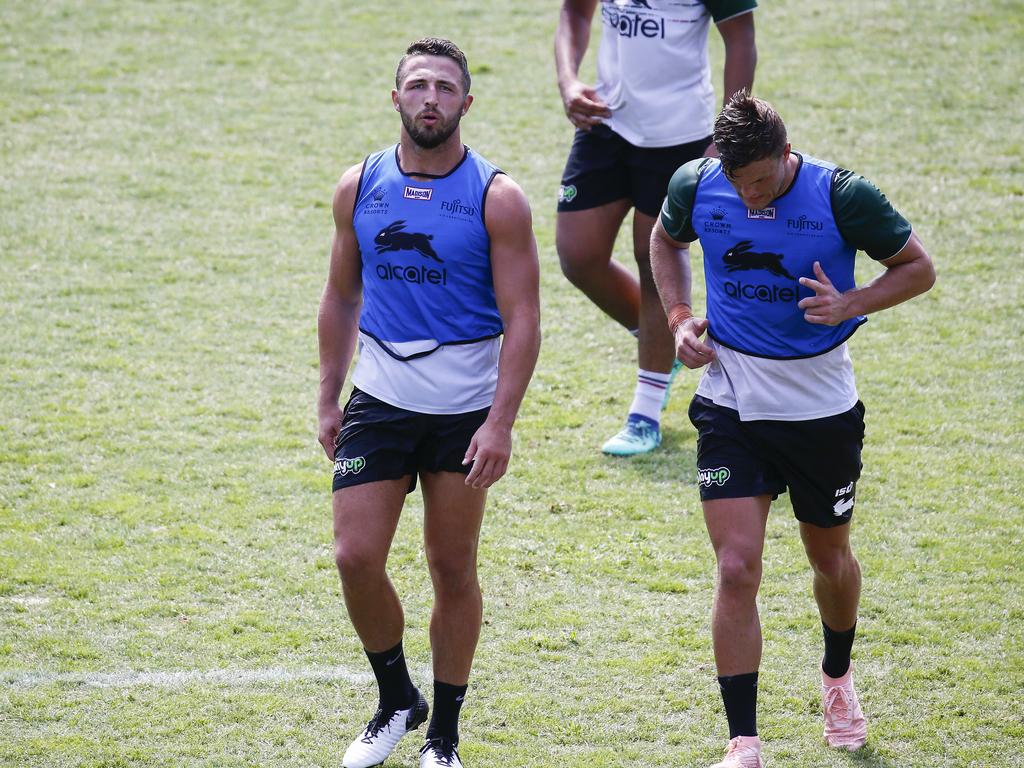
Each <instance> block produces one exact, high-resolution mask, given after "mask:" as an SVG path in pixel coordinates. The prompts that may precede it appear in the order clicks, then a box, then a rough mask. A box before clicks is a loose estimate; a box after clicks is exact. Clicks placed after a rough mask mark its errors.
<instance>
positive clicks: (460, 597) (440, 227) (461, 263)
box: [318, 38, 540, 768]
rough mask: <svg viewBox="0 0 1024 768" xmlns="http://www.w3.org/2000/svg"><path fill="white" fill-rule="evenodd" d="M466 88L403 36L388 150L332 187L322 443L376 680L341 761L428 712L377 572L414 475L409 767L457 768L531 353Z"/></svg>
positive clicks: (525, 235) (357, 765)
mask: <svg viewBox="0 0 1024 768" xmlns="http://www.w3.org/2000/svg"><path fill="white" fill-rule="evenodd" d="M469 89H470V75H469V67H468V65H467V63H466V57H465V56H464V55H463V53H462V51H460V50H459V49H458V47H456V46H455V45H454V44H453V43H451V42H450V41H448V40H442V39H437V38H426V39H423V40H419V41H417V42H415V43H413V44H412V45H411V46H409V48H408V50H407V51H406V54H405V56H404V57H403V58H402V60H401V61H400V62H399V65H398V71H397V73H396V75H395V90H393V91H392V93H391V98H392V102H393V103H394V107H395V110H396V111H397V112H398V113H399V115H400V116H401V120H402V128H401V137H400V140H399V142H398V144H396V145H394V146H391V147H388V148H387V149H385V150H383V151H381V152H377V153H375V154H372V155H370V156H369V157H367V158H366V160H365V161H364V162H362V163H360V164H358V165H355V166H353V167H352V168H350V169H349V170H348V171H346V172H345V174H344V175H343V176H342V177H341V181H340V182H339V183H338V187H337V190H336V191H335V193H334V221H335V226H336V231H335V234H334V240H333V244H332V246H331V257H330V269H329V273H328V277H327V285H326V287H325V288H324V292H323V297H322V299H321V302H320V314H319V323H318V327H319V341H320V395H319V405H318V410H319V422H320V424H319V439H320V443H321V445H322V446H323V448H324V450H325V451H326V452H327V455H328V457H329V458H330V459H331V460H332V461H334V483H333V510H334V542H335V559H336V562H337V566H338V571H339V573H340V575H341V583H342V591H343V593H344V597H345V605H346V607H347V608H348V613H349V617H350V618H351V620H352V624H353V625H354V627H355V630H356V633H357V634H358V635H359V639H360V641H361V642H362V644H363V647H364V649H365V651H366V655H367V657H368V658H369V660H370V666H371V667H372V669H373V673H374V676H375V678H376V680H377V685H378V692H379V699H378V704H377V709H376V712H375V713H374V715H373V716H372V717H371V718H370V721H369V723H368V724H367V725H366V728H365V729H364V730H363V731H362V733H360V734H359V736H358V737H357V738H356V739H355V740H354V741H353V742H352V744H351V746H349V748H348V750H347V751H346V752H345V756H344V758H343V761H342V765H343V766H344V768H368V766H374V765H378V764H380V763H382V762H383V761H384V760H385V759H386V758H387V756H388V755H389V754H390V753H391V751H392V750H393V749H394V747H395V745H396V744H397V742H398V740H399V739H400V738H401V737H402V736H403V735H405V734H406V733H407V732H408V731H410V730H413V729H415V728H417V727H419V725H420V724H422V723H423V722H425V721H426V718H427V713H428V706H427V702H426V699H425V698H424V696H423V695H422V694H421V693H420V691H419V690H418V689H417V688H416V686H415V685H413V683H412V680H411V679H410V676H409V670H408V668H407V665H406V661H405V656H404V653H403V649H402V636H403V630H404V617H403V613H402V605H401V602H400V601H399V598H398V594H397V593H396V591H395V587H394V585H393V584H392V583H391V581H390V579H389V578H388V575H387V572H386V565H387V558H388V551H389V549H390V546H391V541H392V538H393V537H394V534H395V530H396V528H397V525H398V519H399V516H400V514H401V511H402V507H403V504H404V502H405V497H406V494H408V493H410V492H411V491H412V490H413V489H414V488H415V486H416V482H417V479H418V480H419V482H421V483H422V485H423V518H424V519H423V532H424V544H425V551H426V556H427V564H428V567H429V569H430V577H431V580H432V582H433V586H434V609H433V613H432V615H431V621H430V643H431V652H432V657H433V672H434V685H433V714H432V716H431V718H430V723H429V726H428V727H427V733H426V743H425V744H424V745H423V748H422V749H421V750H420V767H421V768H437V767H438V766H445V767H446V768H452V767H454V768H461V765H462V763H461V762H460V758H459V753H458V750H457V747H458V743H459V732H458V717H459V712H460V709H461V707H462V701H463V698H464V697H465V694H466V688H467V683H468V679H469V672H470V667H471V665H472V661H473V654H474V651H475V650H476V644H477V640H478V639H479V635H480V624H481V616H482V601H481V595H480V585H479V583H478V581H477V571H476V556H477V543H478V539H479V533H480V526H481V522H482V519H483V511H484V501H485V499H486V495H487V489H488V488H489V487H490V486H491V485H493V484H494V483H495V482H496V481H497V480H498V479H500V478H501V476H502V475H503V474H504V473H505V470H506V468H507V467H508V462H509V457H510V455H511V452H512V425H513V423H514V421H515V418H516V414H517V412H518V410H519V405H520V403H521V402H522V399H523V395H524V393H525V391H526V387H527V385H528V384H529V381H530V378H531V376H532V375H533V369H534V365H535V364H536V361H537V353H538V350H539V347H540V302H539V296H538V293H539V266H538V259H537V245H536V242H535V241H534V236H533V229H532V223H531V217H530V207H529V203H528V202H527V200H526V196H525V195H524V194H523V191H522V190H521V189H520V188H519V186H518V185H517V184H516V183H515V182H513V181H512V180H511V179H509V178H508V176H505V175H504V174H503V173H502V172H501V171H500V170H498V169H497V168H496V167H495V166H493V165H492V164H491V163H489V162H488V161H487V160H485V159H484V158H482V157H481V156H480V155H478V154H476V153H475V152H473V151H472V150H470V149H469V148H467V147H466V146H464V145H463V144H462V141H461V138H460V133H459V121H460V119H461V118H462V116H463V115H464V114H466V111H467V110H468V109H469V107H470V105H471V104H472V103H473V97H472V96H471V95H470V93H469ZM502 335H504V340H503V341H502V340H501V337H502ZM357 343H358V346H359V350H360V354H359V360H358V362H357V363H356V366H355V371H354V372H353V374H352V382H353V389H352V394H351V397H350V398H349V400H348V404H347V405H346V406H345V409H344V411H342V410H341V408H339V405H338V398H339V396H340V394H341V390H342V385H343V384H344V381H345V375H346V372H347V370H348V367H349V363H350V362H351V360H352V357H353V355H354V353H355V349H356V346H357Z"/></svg>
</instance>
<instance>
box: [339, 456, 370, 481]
mask: <svg viewBox="0 0 1024 768" xmlns="http://www.w3.org/2000/svg"><path fill="white" fill-rule="evenodd" d="M365 466H366V459H364V458H363V457H362V456H357V457H355V458H354V459H338V460H337V461H336V462H334V474H336V475H341V476H342V477H344V476H345V475H348V474H352V475H358V474H359V473H360V472H362V471H363V467H365Z"/></svg>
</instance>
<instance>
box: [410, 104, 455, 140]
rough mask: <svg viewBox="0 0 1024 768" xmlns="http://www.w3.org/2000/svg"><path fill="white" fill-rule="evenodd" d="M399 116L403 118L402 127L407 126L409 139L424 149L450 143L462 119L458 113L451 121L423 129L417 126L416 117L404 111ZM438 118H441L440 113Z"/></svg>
mask: <svg viewBox="0 0 1024 768" xmlns="http://www.w3.org/2000/svg"><path fill="white" fill-rule="evenodd" d="M398 114H400V115H401V116H402V125H404V126H405V131H406V133H408V134H409V138H411V139H412V140H413V142H415V144H416V145H417V146H419V147H422V148H423V149H434V148H435V147H439V146H441V145H442V144H444V143H445V142H446V141H448V139H449V138H450V137H451V135H452V134H453V133H455V129H456V128H458V127H459V120H461V119H462V115H460V114H459V113H457V112H456V113H455V115H454V116H453V117H452V118H451V119H450V120H447V121H444V120H442V121H440V122H438V123H437V124H436V125H434V126H433V127H432V128H422V127H420V126H418V125H417V124H416V119H415V117H414V116H412V115H410V114H408V113H407V112H406V111H405V110H404V109H399V110H398ZM438 116H440V113H438Z"/></svg>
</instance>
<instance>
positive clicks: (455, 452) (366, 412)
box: [333, 388, 491, 493]
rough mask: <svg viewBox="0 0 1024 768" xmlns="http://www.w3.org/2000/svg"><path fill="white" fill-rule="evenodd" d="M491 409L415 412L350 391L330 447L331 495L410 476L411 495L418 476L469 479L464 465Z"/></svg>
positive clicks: (467, 465) (469, 466)
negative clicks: (456, 475) (450, 474)
mask: <svg viewBox="0 0 1024 768" xmlns="http://www.w3.org/2000/svg"><path fill="white" fill-rule="evenodd" d="M490 410H491V409H490V408H483V409H481V410H479V411H470V412H469V413H446V414H434V413H418V412H416V411H407V410H405V409H403V408H397V407H395V406H393V405H389V404H388V403H385V402H383V401H382V400H378V399H377V398H376V397H373V396H372V395H368V394H366V393H365V392H363V391H361V390H359V389H356V388H353V390H352V395H351V397H349V399H348V403H347V404H346V405H345V413H344V415H343V417H342V420H341V431H340V432H339V433H338V439H337V441H336V442H335V444H334V484H333V490H335V491H337V490H338V489H339V488H348V487H350V486H353V485H361V484H363V483H372V482H376V481H378V480H397V479H398V478H400V477H405V476H406V475H411V476H412V479H411V481H410V483H409V491H408V492H409V493H411V492H412V491H413V490H414V489H415V488H416V476H417V475H418V474H419V473H420V472H460V473H462V474H464V475H466V474H469V470H470V469H471V468H472V466H473V465H472V464H465V465H464V464H463V463H462V460H463V458H465V456H466V450H467V449H468V448H469V443H470V441H471V440H472V439H473V435H474V433H475V432H476V431H477V429H479V428H480V425H481V424H483V423H484V421H485V420H486V419H487V414H488V413H489V412H490Z"/></svg>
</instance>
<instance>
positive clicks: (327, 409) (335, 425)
mask: <svg viewBox="0 0 1024 768" xmlns="http://www.w3.org/2000/svg"><path fill="white" fill-rule="evenodd" d="M340 431H341V408H339V407H338V404H337V403H334V404H332V405H321V406H320V435H319V440H320V445H321V446H323V449H324V453H326V454H327V458H328V459H330V460H331V461H334V443H335V441H336V440H337V439H338V433H339V432H340Z"/></svg>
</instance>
